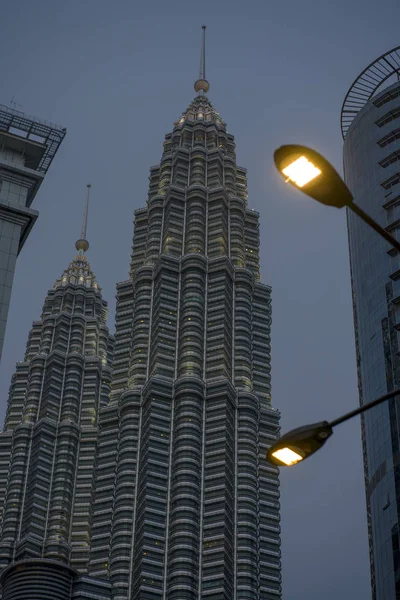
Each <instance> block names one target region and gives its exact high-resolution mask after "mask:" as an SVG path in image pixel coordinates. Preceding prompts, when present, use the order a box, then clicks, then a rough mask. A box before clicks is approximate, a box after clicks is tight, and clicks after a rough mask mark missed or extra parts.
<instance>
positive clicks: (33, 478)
mask: <svg viewBox="0 0 400 600" xmlns="http://www.w3.org/2000/svg"><path fill="white" fill-rule="evenodd" d="M87 202H88V199H87ZM86 217H87V206H86V210H85V218H84V227H83V228H82V235H81V239H80V240H78V242H77V243H76V248H77V250H78V255H77V256H76V258H75V259H74V260H73V261H72V262H71V263H70V265H69V267H68V268H67V269H66V270H65V271H64V273H63V275H62V276H61V278H60V279H58V280H57V281H56V282H55V284H54V286H53V289H52V290H50V291H49V292H48V295H47V297H46V300H45V303H44V307H43V312H42V316H41V319H40V321H37V322H35V323H33V327H32V329H31V332H30V334H29V339H28V343H27V347H26V354H25V359H24V361H23V362H21V363H18V365H17V369H16V372H15V373H14V375H13V378H12V382H11V387H10V395H9V401H8V408H7V414H6V419H5V425H4V431H3V432H2V433H1V434H0V523H1V525H0V568H1V569H4V568H5V567H7V566H8V565H11V564H13V563H15V562H17V563H18V565H19V566H18V568H17V569H14V570H12V573H11V578H10V577H8V578H6V579H5V580H4V581H3V598H4V599H5V598H20V597H25V596H21V595H18V594H21V593H22V592H21V589H19V587H21V586H22V588H24V589H25V592H24V593H27V592H29V593H30V594H32V596H29V597H34V598H46V597H47V596H46V594H48V595H49V596H48V597H51V598H54V597H61V593H63V594H64V596H63V597H65V598H67V597H69V592H70V589H71V581H72V580H73V579H74V578H75V575H76V573H77V572H78V573H81V574H85V573H86V572H87V567H88V561H89V551H90V519H91V504H92V500H93V494H94V473H95V461H96V448H97V436H98V421H99V411H100V408H101V407H102V406H105V405H106V404H107V402H108V397H109V392H110V379H111V361H112V352H113V345H114V341H113V337H112V336H110V334H109V332H108V329H107V326H106V316H107V305H106V303H105V301H104V300H103V299H102V296H101V290H100V288H99V285H98V283H97V281H96V278H95V275H94V274H93V272H92V271H91V268H90V265H89V263H88V261H87V258H86V256H85V254H84V252H85V251H86V250H87V248H88V246H89V244H88V242H87V241H86ZM21 561H22V563H21ZM11 569H12V567H11ZM38 573H39V574H40V577H39V575H38ZM39 580H40V581H39ZM38 585H39V587H37V586H38ZM35 586H36V587H35ZM40 586H41V587H40ZM54 586H55V587H54ZM18 589H19V592H18ZM45 590H47V591H46V594H45V592H44V591H45ZM59 590H60V591H59ZM57 594H60V596H58V595H57Z"/></svg>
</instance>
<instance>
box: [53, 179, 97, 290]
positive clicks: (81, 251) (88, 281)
mask: <svg viewBox="0 0 400 600" xmlns="http://www.w3.org/2000/svg"><path fill="white" fill-rule="evenodd" d="M91 187H92V186H91V185H90V184H88V186H87V193H86V202H85V211H84V213H83V221H82V229H81V236H80V238H79V240H77V242H76V243H75V248H76V249H77V250H78V255H77V256H76V257H75V259H74V260H73V261H72V262H71V263H70V264H69V266H68V268H67V269H65V271H64V273H63V274H62V276H61V278H60V279H57V281H56V283H55V284H54V288H57V287H59V286H65V285H67V284H68V283H72V284H73V285H83V286H85V287H87V288H95V289H100V288H99V284H98V283H97V281H96V276H95V274H94V273H93V271H92V270H91V268H90V264H89V262H88V259H87V258H86V256H85V252H86V251H87V250H88V248H89V242H88V241H87V239H86V234H87V220H88V211H89V195H90V188H91Z"/></svg>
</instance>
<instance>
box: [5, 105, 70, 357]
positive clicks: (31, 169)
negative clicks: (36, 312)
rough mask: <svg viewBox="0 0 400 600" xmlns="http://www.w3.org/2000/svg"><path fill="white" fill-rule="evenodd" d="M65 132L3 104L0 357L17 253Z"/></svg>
mask: <svg viewBox="0 0 400 600" xmlns="http://www.w3.org/2000/svg"><path fill="white" fill-rule="evenodd" d="M65 133H66V130H65V129H62V128H61V127H58V126H57V125H53V124H51V123H46V122H44V121H39V120H38V119H36V118H32V117H28V116H26V115H25V114H24V113H22V112H20V111H17V110H13V109H10V108H8V107H7V106H2V105H0V358H1V353H2V349H3V342H4V335H5V330H6V323H7V316H8V307H9V304H10V298H11V289H12V284H13V279H14V271H15V265H16V260H17V256H18V254H19V253H20V251H21V249H22V247H23V245H24V243H25V241H26V239H27V237H28V235H29V233H30V231H31V229H32V227H33V225H34V223H35V221H36V219H37V217H38V212H37V211H35V210H33V209H32V208H31V205H32V202H33V200H34V198H35V195H36V193H37V191H38V189H39V187H40V185H41V184H42V181H43V179H44V177H45V175H46V173H47V170H48V168H49V167H50V164H51V161H52V160H53V158H54V156H55V154H56V152H57V150H58V148H59V146H60V144H61V142H62V141H63V139H64V136H65Z"/></svg>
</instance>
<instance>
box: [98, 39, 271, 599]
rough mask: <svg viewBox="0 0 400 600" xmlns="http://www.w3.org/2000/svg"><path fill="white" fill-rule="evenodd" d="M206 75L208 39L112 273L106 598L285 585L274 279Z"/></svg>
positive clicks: (101, 470)
mask: <svg viewBox="0 0 400 600" xmlns="http://www.w3.org/2000/svg"><path fill="white" fill-rule="evenodd" d="M203 32H204V29H203ZM208 88H209V84H208V82H207V81H206V79H205V65H204V38H203V48H202V60H201V68H200V77H199V79H198V81H197V82H196V83H195V90H196V92H197V96H196V97H195V99H194V100H193V102H192V103H191V104H190V106H189V107H188V109H187V110H186V111H185V112H184V113H183V114H182V115H181V117H180V118H179V120H178V121H177V122H176V123H175V125H174V129H173V131H172V133H170V134H168V135H166V137H165V142H164V151H163V155H162V158H161V163H160V165H159V166H156V167H153V168H151V171H150V185H149V194H148V201H147V206H146V207H145V208H143V209H140V210H137V211H136V212H135V224H134V237H133V250H132V258H131V268H130V278H129V279H128V280H127V281H125V282H123V283H121V284H119V285H118V291H117V310H116V334H115V352H114V364H113V373H112V383H111V396H110V403H109V405H108V406H107V407H104V408H103V409H102V410H101V412H100V434H99V446H98V458H97V475H96V495H95V504H94V509H93V523H92V549H91V555H90V563H89V573H90V575H91V576H93V577H100V578H104V579H109V580H110V581H111V582H112V585H113V597H114V598H115V600H126V599H128V598H129V600H144V599H148V600H150V599H153V600H167V599H168V600H183V599H185V600H188V599H191V600H200V599H202V600H203V599H207V598H210V599H211V598H212V599H213V600H217V599H221V600H222V599H224V600H232V599H234V600H239V599H244V598H247V599H253V600H278V599H279V598H280V597H281V579H280V528H279V481H278V470H277V468H275V467H273V466H271V465H268V464H267V463H266V461H265V452H266V449H267V447H268V446H269V445H270V444H271V443H272V441H273V440H275V438H276V436H277V434H278V431H279V413H278V412H277V411H276V410H274V409H273V408H272V406H271V396H270V391H271V389H270V327H271V289H270V288H269V287H268V286H266V285H264V284H262V283H260V272H259V216H258V214H257V213H256V212H254V211H252V210H250V209H249V208H248V206H247V181H246V171H245V169H243V168H241V167H238V166H237V165H236V157H235V144H234V138H233V136H232V135H231V134H229V133H228V132H227V129H226V124H225V123H224V122H223V121H222V119H221V117H220V115H219V114H218V113H217V112H216V111H215V109H214V108H213V106H212V104H211V103H210V101H209V100H208V98H207V97H206V96H205V92H207V91H208Z"/></svg>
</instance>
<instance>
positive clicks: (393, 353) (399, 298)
mask: <svg viewBox="0 0 400 600" xmlns="http://www.w3.org/2000/svg"><path fill="white" fill-rule="evenodd" d="M399 73H400V47H398V48H395V49H394V50H391V51H390V52H387V53H386V54H384V55H383V56H381V57H380V58H378V59H377V60H375V61H374V62H373V63H371V64H370V65H369V66H368V67H367V68H366V69H364V71H363V72H362V73H361V74H360V75H359V76H358V77H357V79H356V80H355V81H354V83H353V84H352V86H351V88H350V90H349V92H348V94H347V96H346V98H345V101H344V104H343V108H342V132H343V137H344V171H345V179H346V182H347V184H348V186H349V188H350V190H351V191H352V193H353V194H354V197H355V200H356V202H357V204H359V205H360V206H361V207H362V208H363V209H364V210H365V211H366V212H368V213H369V214H370V215H371V216H372V217H373V218H374V219H375V220H376V221H378V222H379V223H380V224H381V225H382V226H383V227H386V228H387V230H388V231H390V232H391V233H392V234H393V235H394V236H396V237H397V238H398V239H399V235H400V168H399V157H400V81H399ZM347 221H348V231H349V248H350V262H351V280H352V291H353V306H354V324H355V333H356V352H357V366H358V385H359V393H360V403H361V404H363V403H366V402H369V401H370V400H373V399H374V398H376V397H378V396H380V395H381V394H385V393H386V392H388V391H391V390H393V389H394V388H396V387H399V386H400V359H399V357H400V344H399V331H400V256H399V253H398V252H397V251H396V250H393V249H392V248H391V247H389V245H388V244H387V243H386V242H385V241H384V240H382V239H381V238H380V236H378V235H377V234H376V233H375V232H374V231H372V230H371V229H369V228H368V227H367V226H366V225H365V224H364V223H363V222H362V221H361V220H360V219H358V218H357V216H355V215H353V214H352V213H351V212H348V216H347ZM399 423H400V404H399V399H398V398H396V399H393V400H389V401H388V402H386V403H384V404H382V405H380V406H378V407H376V408H374V409H372V410H370V411H368V412H366V413H365V415H364V416H363V418H362V438H363V451H364V468H365V485H366V500H367V515H368V530H369V545H370V562H371V580H372V590H373V600H397V599H399V598H400V550H399V546H400V544H399V518H400V447H399V433H400V430H399Z"/></svg>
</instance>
